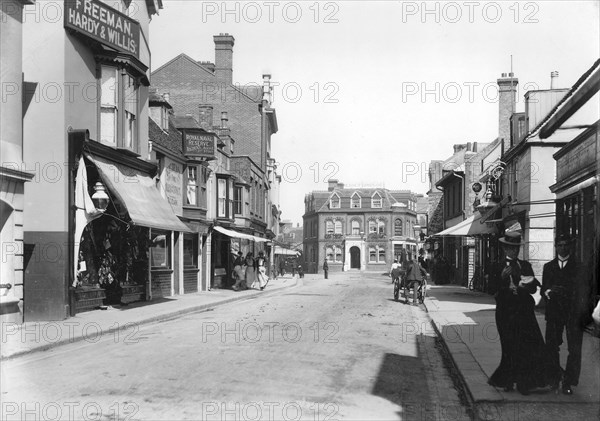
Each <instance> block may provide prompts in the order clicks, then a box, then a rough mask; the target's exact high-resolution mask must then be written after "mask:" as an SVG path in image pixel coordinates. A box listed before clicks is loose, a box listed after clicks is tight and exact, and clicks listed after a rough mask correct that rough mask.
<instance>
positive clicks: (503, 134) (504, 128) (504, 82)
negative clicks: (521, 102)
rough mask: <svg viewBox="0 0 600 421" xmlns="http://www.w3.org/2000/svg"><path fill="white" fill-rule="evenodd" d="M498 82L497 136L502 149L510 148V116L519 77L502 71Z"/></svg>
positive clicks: (513, 109)
mask: <svg viewBox="0 0 600 421" xmlns="http://www.w3.org/2000/svg"><path fill="white" fill-rule="evenodd" d="M497 82H498V138H500V139H501V142H502V144H503V150H504V151H507V150H508V149H509V148H510V117H511V116H512V115H513V113H515V112H516V99H517V85H519V79H517V78H516V77H514V74H513V73H512V72H511V73H509V74H508V77H507V74H506V73H502V77H501V78H500V79H498V80H497Z"/></svg>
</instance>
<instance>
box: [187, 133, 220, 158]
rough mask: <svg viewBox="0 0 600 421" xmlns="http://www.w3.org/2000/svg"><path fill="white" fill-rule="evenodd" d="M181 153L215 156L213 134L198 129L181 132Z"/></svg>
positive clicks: (205, 156)
mask: <svg viewBox="0 0 600 421" xmlns="http://www.w3.org/2000/svg"><path fill="white" fill-rule="evenodd" d="M183 153H184V155H186V156H198V157H204V158H214V157H215V135H214V134H212V133H207V132H205V131H200V130H185V131H184V132H183Z"/></svg>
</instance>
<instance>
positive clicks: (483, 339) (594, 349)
mask: <svg viewBox="0 0 600 421" xmlns="http://www.w3.org/2000/svg"><path fill="white" fill-rule="evenodd" d="M425 306H426V308H427V311H428V312H429V315H430V317H431V319H432V321H433V324H434V327H435V329H436V330H437V331H438V333H439V334H440V336H441V337H442V338H443V340H444V343H445V345H446V348H447V350H448V352H449V354H450V356H451V358H452V361H453V364H454V368H455V370H456V371H457V372H458V373H459V377H460V379H461V380H462V383H463V385H464V386H465V389H466V394H467V399H468V400H469V401H470V404H471V405H472V408H473V413H474V418H475V419H483V420H496V419H498V420H536V419H540V420H541V419H543V420H555V419H578V420H583V419H586V420H587V419H598V415H599V405H598V404H599V402H600V341H599V340H598V338H595V337H593V336H591V335H590V334H588V333H585V334H584V338H583V352H582V353H583V358H582V370H581V377H580V380H579V386H577V387H575V388H574V393H573V395H571V396H567V395H563V394H562V393H559V394H555V393H553V392H549V391H548V392H544V393H532V394H530V395H527V396H524V395H521V394H520V393H519V392H517V391H514V392H504V391H503V390H501V389H496V388H494V387H492V386H489V385H488V384H487V381H488V378H489V376H491V375H492V373H493V372H494V370H495V369H496V367H497V366H498V364H499V363H500V355H501V351H500V339H499V337H498V331H497V329H496V323H495V316H494V311H495V307H496V304H495V300H494V297H493V296H491V295H489V294H484V293H481V292H475V291H469V290H468V289H467V288H464V287H457V286H446V285H441V286H436V285H432V286H430V287H429V290H428V297H427V300H425ZM537 318H538V323H539V325H540V329H541V330H542V333H544V332H545V320H544V316H543V313H542V312H540V311H538V312H537ZM566 357H567V351H566V338H565V344H563V346H562V347H561V364H562V366H563V367H564V366H565V364H566Z"/></svg>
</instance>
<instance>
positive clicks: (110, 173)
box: [85, 154, 192, 232]
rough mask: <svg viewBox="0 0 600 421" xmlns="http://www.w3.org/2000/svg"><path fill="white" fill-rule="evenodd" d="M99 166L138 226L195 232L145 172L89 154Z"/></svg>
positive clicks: (100, 171) (106, 182) (105, 180)
mask: <svg viewBox="0 0 600 421" xmlns="http://www.w3.org/2000/svg"><path fill="white" fill-rule="evenodd" d="M85 156H86V158H88V159H89V160H90V161H92V162H93V163H94V165H96V167H97V168H98V172H99V173H100V177H101V178H102V181H104V183H105V184H106V185H107V186H108V189H109V191H110V194H112V195H114V196H117V198H118V199H119V200H120V202H121V203H122V204H123V205H125V207H126V208H127V213H128V214H129V217H130V218H131V221H132V222H133V223H134V224H136V225H141V226H144V227H149V228H156V229H163V230H167V231H183V232H192V231H191V230H190V229H189V228H188V227H187V226H186V225H185V224H184V223H183V222H181V221H180V220H179V218H178V217H177V215H175V213H174V212H173V209H172V208H171V205H169V203H168V202H167V201H166V199H164V198H163V197H162V196H161V195H160V192H159V191H158V189H157V188H156V183H155V182H154V180H153V179H152V178H151V177H149V176H148V175H145V174H143V173H142V172H140V171H138V170H136V169H133V168H129V167H127V168H126V167H124V166H122V165H117V164H115V163H112V162H110V161H108V160H106V159H104V158H100V157H97V156H91V155H90V154H85Z"/></svg>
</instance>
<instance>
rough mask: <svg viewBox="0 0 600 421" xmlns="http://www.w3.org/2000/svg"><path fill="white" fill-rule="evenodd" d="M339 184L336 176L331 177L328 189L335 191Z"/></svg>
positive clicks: (328, 181)
mask: <svg viewBox="0 0 600 421" xmlns="http://www.w3.org/2000/svg"><path fill="white" fill-rule="evenodd" d="M337 184H338V180H336V179H335V178H330V179H329V180H327V191H333V190H334V189H335V188H336V187H337Z"/></svg>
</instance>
